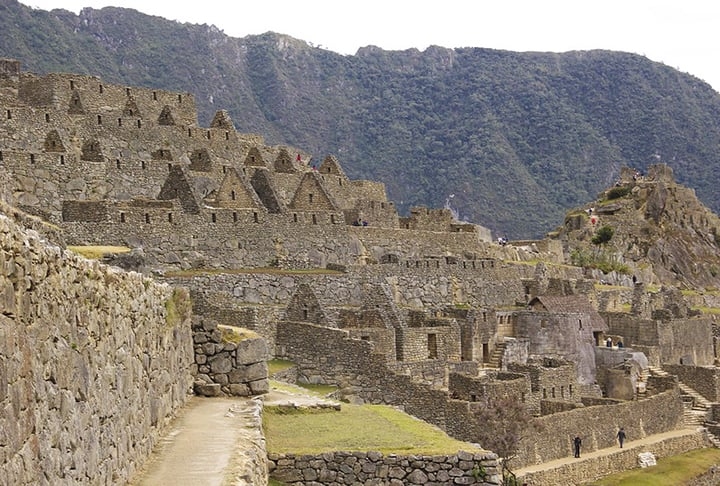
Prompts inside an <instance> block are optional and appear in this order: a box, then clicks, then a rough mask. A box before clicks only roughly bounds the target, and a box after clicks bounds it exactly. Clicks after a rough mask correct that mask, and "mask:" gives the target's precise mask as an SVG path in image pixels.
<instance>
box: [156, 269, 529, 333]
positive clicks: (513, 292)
mask: <svg viewBox="0 0 720 486" xmlns="http://www.w3.org/2000/svg"><path fill="white" fill-rule="evenodd" d="M521 268H522V267H520V268H518V269H517V270H518V271H517V272H516V271H515V270H516V269H515V267H511V269H507V275H513V276H517V275H523V273H522V272H520V271H519V270H520V269H521ZM393 271H396V272H397V273H395V274H393ZM500 271H501V270H498V273H499V272H500ZM495 275H496V272H490V271H489V270H488V271H485V272H483V271H472V270H464V271H458V273H457V274H455V275H448V274H445V275H443V274H442V273H441V272H433V271H428V270H413V271H411V270H408V269H404V268H403V267H395V266H393V265H368V266H364V267H355V268H353V272H352V273H344V274H335V275H329V274H328V275H320V274H318V275H299V274H295V275H292V274H286V275H273V274H260V273H252V274H249V273H246V274H243V273H236V274H230V273H227V274H217V275H213V274H207V275H194V276H193V278H192V279H189V278H180V277H173V278H167V279H166V280H167V281H168V282H171V283H173V284H176V285H183V286H188V287H190V288H191V289H192V290H193V293H194V294H195V293H201V294H203V295H204V299H205V300H207V301H209V302H212V301H213V300H214V299H215V297H213V295H219V296H221V299H222V300H223V301H227V300H228V299H229V298H232V299H233V300H234V302H235V306H237V305H240V304H243V303H244V304H252V305H254V304H263V305H275V306H282V307H284V306H287V304H288V302H289V301H290V297H291V296H292V295H293V294H294V293H295V291H296V290H297V286H298V285H299V284H300V283H301V282H307V283H309V284H310V285H311V286H312V288H313V292H314V293H315V295H316V296H317V298H318V300H319V302H320V303H321V305H322V306H323V307H324V308H326V309H332V308H333V307H337V306H338V305H343V306H360V305H362V304H363V292H362V285H363V282H365V281H369V282H377V283H378V284H379V285H380V284H383V285H388V286H389V287H390V289H391V291H392V292H393V297H394V299H395V302H396V304H397V305H398V306H399V307H401V308H402V307H412V308H425V307H435V308H439V307H445V306H447V305H448V304H461V303H462V304H464V303H467V304H468V305H471V306H475V307H496V306H507V305H514V304H515V303H516V301H517V300H522V299H524V289H523V287H522V283H521V282H520V279H519V278H518V279H514V280H512V279H504V278H503V279H496V278H494V277H495ZM206 308H209V307H207V306H206ZM245 327H247V326H245Z"/></svg>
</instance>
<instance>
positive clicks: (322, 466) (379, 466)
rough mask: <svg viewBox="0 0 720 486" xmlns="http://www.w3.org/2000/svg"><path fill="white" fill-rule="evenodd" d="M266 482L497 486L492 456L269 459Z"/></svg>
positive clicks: (350, 454)
mask: <svg viewBox="0 0 720 486" xmlns="http://www.w3.org/2000/svg"><path fill="white" fill-rule="evenodd" d="M269 459H270V464H269V469H270V476H271V477H272V478H274V479H277V480H279V481H282V482H283V483H284V484H288V485H291V486H304V485H307V484H314V485H328V486H336V485H345V484H346V485H356V484H378V485H379V484H386V485H389V486H403V485H414V484H477V485H483V486H490V485H498V486H499V485H501V484H502V476H501V474H500V466H499V465H498V461H497V456H496V455H495V454H493V453H489V452H484V451H483V452H464V451H460V452H458V453H457V454H453V455H434V456H404V455H397V454H391V455H387V456H385V455H383V454H382V453H380V452H327V453H324V454H318V455H292V454H270V455H269Z"/></svg>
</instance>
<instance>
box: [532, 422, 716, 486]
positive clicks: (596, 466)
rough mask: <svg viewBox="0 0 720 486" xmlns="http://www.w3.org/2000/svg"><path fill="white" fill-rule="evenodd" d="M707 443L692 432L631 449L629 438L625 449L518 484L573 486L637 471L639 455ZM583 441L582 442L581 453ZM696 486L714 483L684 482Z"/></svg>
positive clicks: (682, 450)
mask: <svg viewBox="0 0 720 486" xmlns="http://www.w3.org/2000/svg"><path fill="white" fill-rule="evenodd" d="M707 446H708V441H707V439H706V437H705V436H704V434H703V433H702V432H695V433H693V434H687V435H683V436H680V437H672V438H669V439H666V440H664V441H662V442H657V443H654V444H650V445H648V446H645V447H638V448H636V447H633V446H632V439H628V442H626V443H625V448H624V449H619V448H618V450H617V451H616V452H615V453H614V454H610V455H602V456H599V457H594V458H592V459H588V458H583V459H582V460H574V461H568V462H567V463H566V464H564V465H562V466H560V467H557V468H552V469H547V470H542V471H537V472H528V473H524V474H518V479H520V480H521V484H527V485H528V486H543V485H548V484H552V485H553V486H576V485H577V484H584V483H586V482H588V483H589V482H592V481H594V480H598V479H600V478H602V477H605V476H607V475H609V474H615V473H620V472H623V471H627V470H630V469H636V468H638V467H640V466H639V464H638V454H639V453H640V452H652V453H653V454H654V455H655V457H656V458H658V459H660V458H664V457H671V456H675V455H679V454H684V453H685V452H689V451H692V450H695V449H700V448H702V447H707ZM584 450H585V441H584V440H583V451H584ZM687 484H692V485H695V486H700V485H706V484H707V485H710V484H713V485H715V484H717V482H709V483H707V482H706V483H703V482H698V483H695V482H692V483H687Z"/></svg>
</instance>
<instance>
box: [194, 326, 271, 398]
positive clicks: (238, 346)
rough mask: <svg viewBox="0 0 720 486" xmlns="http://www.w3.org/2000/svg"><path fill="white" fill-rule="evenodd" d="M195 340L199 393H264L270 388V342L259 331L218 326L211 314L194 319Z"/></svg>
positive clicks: (195, 369)
mask: <svg viewBox="0 0 720 486" xmlns="http://www.w3.org/2000/svg"><path fill="white" fill-rule="evenodd" d="M192 328H193V343H194V345H195V364H194V365H193V367H192V371H193V375H195V376H196V382H195V391H196V393H198V394H199V395H204V396H218V395H220V394H222V393H225V394H227V395H235V396H250V395H261V394H263V393H267V392H268V391H269V390H270V384H269V382H268V367H267V357H268V352H267V345H266V343H265V340H264V339H263V338H262V337H260V336H258V335H257V334H256V333H255V332H253V331H250V330H247V329H240V328H237V327H230V326H218V324H217V322H215V321H214V320H212V319H210V318H207V317H198V316H196V317H194V318H193V326H192Z"/></svg>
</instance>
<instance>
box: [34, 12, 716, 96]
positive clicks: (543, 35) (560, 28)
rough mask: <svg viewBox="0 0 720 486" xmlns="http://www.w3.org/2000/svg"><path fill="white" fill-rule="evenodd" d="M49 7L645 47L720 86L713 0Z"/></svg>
mask: <svg viewBox="0 0 720 486" xmlns="http://www.w3.org/2000/svg"><path fill="white" fill-rule="evenodd" d="M21 3H23V4H25V5H28V6H31V7H37V8H41V9H44V10H51V9H53V8H65V9H67V10H71V11H73V12H75V13H78V12H79V11H80V10H81V9H82V8H83V7H93V8H102V7H105V6H116V7H127V8H133V9H136V10H139V11H141V12H143V13H146V14H150V15H158V16H161V17H165V18H167V19H171V20H177V21H180V22H190V23H197V24H213V25H215V26H217V27H218V28H219V29H221V30H223V31H224V32H225V33H226V34H227V35H230V36H233V37H244V36H246V35H249V34H262V33H264V32H268V31H273V32H277V33H281V34H288V35H290V36H292V37H295V38H298V39H301V40H304V41H307V42H308V43H310V44H312V45H315V46H320V47H323V48H326V49H330V50H332V51H335V52H339V53H341V54H354V53H355V52H356V51H357V49H358V48H359V47H362V46H367V45H375V46H378V47H381V48H383V49H388V50H397V49H407V48H411V47H416V48H418V49H420V50H423V49H425V48H426V47H427V46H429V45H438V46H442V47H450V48H453V47H487V48H494V49H507V50H512V51H552V52H566V51H571V50H587V49H609V50H614V51H625V52H633V53H636V54H641V55H645V56H647V57H648V58H650V59H652V60H653V61H659V62H662V63H664V64H666V65H668V66H670V67H673V68H676V69H679V70H681V71H683V72H687V73H690V74H692V75H694V76H697V77H699V78H701V79H703V80H704V81H707V82H708V83H710V84H711V85H712V86H713V87H714V88H715V90H716V91H720V62H718V61H719V59H720V39H718V35H717V31H718V28H719V27H718V26H719V25H720V2H716V1H714V0H673V1H670V0H622V1H620V0H603V1H599V0H439V1H433V2H428V1H424V0H415V1H412V0H407V1H406V0H383V1H379V0H362V1H353V2H350V1H341V0H255V1H243V0H204V1H192V2H191V1H183V0H21Z"/></svg>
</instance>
